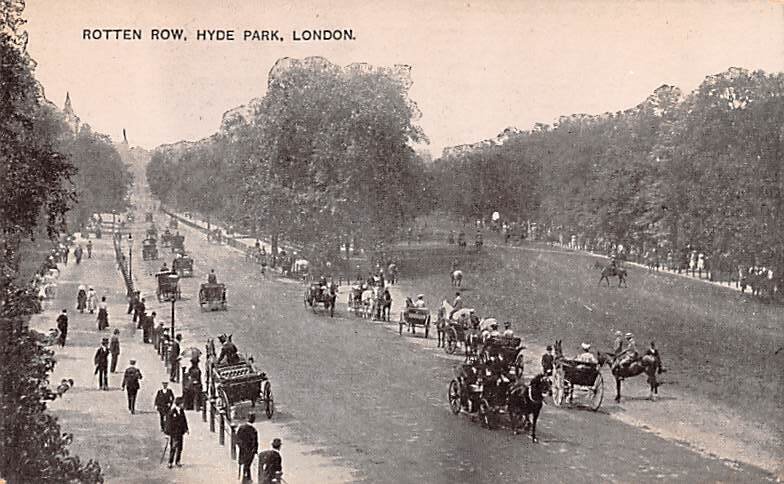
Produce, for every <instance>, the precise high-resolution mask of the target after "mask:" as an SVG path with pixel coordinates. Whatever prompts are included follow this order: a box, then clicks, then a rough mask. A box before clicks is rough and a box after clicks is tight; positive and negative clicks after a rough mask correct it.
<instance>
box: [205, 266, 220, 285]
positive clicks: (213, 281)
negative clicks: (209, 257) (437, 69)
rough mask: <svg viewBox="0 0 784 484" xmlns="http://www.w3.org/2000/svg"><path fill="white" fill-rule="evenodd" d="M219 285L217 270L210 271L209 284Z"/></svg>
mask: <svg viewBox="0 0 784 484" xmlns="http://www.w3.org/2000/svg"><path fill="white" fill-rule="evenodd" d="M217 283H218V276H216V275H215V269H210V273H209V274H207V284H217Z"/></svg>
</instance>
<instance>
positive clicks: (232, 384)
mask: <svg viewBox="0 0 784 484" xmlns="http://www.w3.org/2000/svg"><path fill="white" fill-rule="evenodd" d="M216 361H217V356H216V354H215V345H214V343H213V342H212V340H210V341H209V343H208V344H207V365H208V368H209V393H210V396H211V397H215V398H216V403H217V406H218V409H219V410H220V411H222V412H225V415H226V418H227V419H229V421H231V420H232V419H234V417H235V413H236V407H237V405H238V404H240V403H243V402H250V404H251V406H252V407H255V406H256V402H260V403H262V404H263V405H264V413H265V414H266V415H267V418H268V419H271V418H272V415H273V414H274V413H275V400H274V398H273V395H272V383H270V381H269V378H267V374H266V373H264V372H263V371H259V370H257V369H256V368H254V366H253V359H252V358H244V357H242V356H240V362H239V363H238V364H234V365H228V364H223V363H222V364H220V365H218V364H216V363H215V362H216Z"/></svg>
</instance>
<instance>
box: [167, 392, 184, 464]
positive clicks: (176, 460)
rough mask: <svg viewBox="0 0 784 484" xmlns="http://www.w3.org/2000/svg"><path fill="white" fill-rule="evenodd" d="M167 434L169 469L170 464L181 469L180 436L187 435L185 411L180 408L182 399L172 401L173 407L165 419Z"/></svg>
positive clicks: (181, 442)
mask: <svg viewBox="0 0 784 484" xmlns="http://www.w3.org/2000/svg"><path fill="white" fill-rule="evenodd" d="M166 426H167V432H166V433H167V434H169V437H170V439H171V443H170V446H169V469H171V467H172V464H175V465H176V466H177V467H182V465H181V464H180V458H181V457H182V444H183V438H182V436H183V435H185V434H187V433H188V419H186V418H185V409H184V408H182V397H177V398H176V399H175V400H174V407H173V408H172V409H171V411H170V412H169V416H168V418H167V425H166Z"/></svg>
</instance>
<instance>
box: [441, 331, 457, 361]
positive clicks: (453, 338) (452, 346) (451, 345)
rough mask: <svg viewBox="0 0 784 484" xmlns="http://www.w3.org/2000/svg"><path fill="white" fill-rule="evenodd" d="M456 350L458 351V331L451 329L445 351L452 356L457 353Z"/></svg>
mask: <svg viewBox="0 0 784 484" xmlns="http://www.w3.org/2000/svg"><path fill="white" fill-rule="evenodd" d="M456 349H457V331H455V328H449V333H448V334H447V338H446V346H444V351H446V352H447V353H448V354H450V355H452V354H454V353H455V350H456Z"/></svg>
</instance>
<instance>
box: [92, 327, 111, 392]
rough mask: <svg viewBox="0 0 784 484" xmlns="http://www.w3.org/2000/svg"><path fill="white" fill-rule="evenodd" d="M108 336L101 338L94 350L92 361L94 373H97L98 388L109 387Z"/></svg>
mask: <svg viewBox="0 0 784 484" xmlns="http://www.w3.org/2000/svg"><path fill="white" fill-rule="evenodd" d="M109 354H110V351H109V338H102V339H101V346H99V347H98V349H97V350H96V351H95V357H94V358H93V362H94V363H95V374H96V375H98V389H99V390H108V389H109V377H108V375H107V372H108V371H109Z"/></svg>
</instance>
